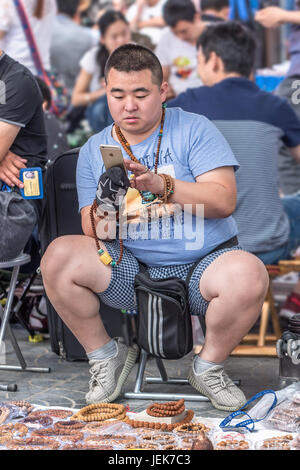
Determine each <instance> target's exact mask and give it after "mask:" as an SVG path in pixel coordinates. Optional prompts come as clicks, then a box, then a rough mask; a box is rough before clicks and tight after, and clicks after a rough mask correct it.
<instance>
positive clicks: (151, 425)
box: [124, 410, 194, 431]
mask: <svg viewBox="0 0 300 470" xmlns="http://www.w3.org/2000/svg"><path fill="white" fill-rule="evenodd" d="M193 417H194V412H193V410H188V411H187V413H186V416H185V418H184V419H183V420H182V421H180V422H178V423H173V424H167V423H159V422H157V423H155V422H153V421H136V420H134V419H130V418H126V419H125V420H124V423H126V424H129V425H130V426H132V427H133V428H148V429H156V430H159V429H160V430H161V431H173V429H175V427H176V426H179V425H180V424H185V423H189V422H190V421H192V419H193Z"/></svg>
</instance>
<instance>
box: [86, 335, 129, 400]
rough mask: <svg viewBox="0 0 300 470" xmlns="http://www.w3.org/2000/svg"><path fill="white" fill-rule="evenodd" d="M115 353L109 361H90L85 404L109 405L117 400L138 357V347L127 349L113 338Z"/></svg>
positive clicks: (119, 339)
mask: <svg viewBox="0 0 300 470" xmlns="http://www.w3.org/2000/svg"><path fill="white" fill-rule="evenodd" d="M115 340H116V343H117V353H116V355H115V356H113V357H111V358H110V359H104V360H102V361H90V362H89V364H90V365H91V366H92V367H91V369H90V373H91V375H92V377H91V379H90V381H89V392H88V393H87V394H86V396H85V399H86V402H87V404H92V403H109V402H112V401H114V400H116V399H117V397H118V396H119V395H120V393H121V389H122V385H123V384H124V382H125V381H126V379H127V377H128V375H129V373H130V371H131V369H132V368H133V366H134V364H135V361H136V358H137V356H138V347H137V346H135V345H134V346H132V347H127V346H126V345H125V344H124V342H123V341H122V339H121V338H115Z"/></svg>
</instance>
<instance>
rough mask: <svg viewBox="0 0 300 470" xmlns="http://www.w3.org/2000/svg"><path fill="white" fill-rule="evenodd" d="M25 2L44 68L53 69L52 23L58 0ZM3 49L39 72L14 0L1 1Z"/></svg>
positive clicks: (0, 20) (1, 47) (0, 34)
mask: <svg viewBox="0 0 300 470" xmlns="http://www.w3.org/2000/svg"><path fill="white" fill-rule="evenodd" d="M23 6H24V8H25V11H26V13H27V16H28V19H29V22H30V24H31V28H32V31H33V34H34V37H35V40H36V43H37V47H38V49H39V53H40V56H41V58H42V61H43V65H44V68H45V70H50V43H51V35H52V27H53V23H54V18H55V15H56V12H57V7H56V0H26V2H23ZM0 49H3V50H5V52H6V54H7V55H9V56H10V57H12V58H13V59H14V60H16V61H17V62H20V63H21V64H22V65H24V66H25V67H27V68H28V69H29V70H30V71H31V73H33V74H34V75H36V74H37V70H36V68H35V65H34V62H33V59H32V55H31V51H30V47H29V45H28V42H27V40H26V37H25V34H24V29H23V26H22V23H21V21H20V18H19V14H18V11H17V9H16V6H15V3H14V1H13V0H1V2H0Z"/></svg>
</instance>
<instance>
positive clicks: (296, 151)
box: [287, 145, 300, 164]
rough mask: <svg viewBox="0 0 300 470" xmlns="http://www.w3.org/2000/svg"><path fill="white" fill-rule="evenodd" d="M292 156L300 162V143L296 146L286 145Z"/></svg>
mask: <svg viewBox="0 0 300 470" xmlns="http://www.w3.org/2000/svg"><path fill="white" fill-rule="evenodd" d="M287 149H288V151H289V152H290V154H291V155H292V157H293V158H294V159H295V160H296V161H297V162H298V163H299V164H300V145H297V147H287Z"/></svg>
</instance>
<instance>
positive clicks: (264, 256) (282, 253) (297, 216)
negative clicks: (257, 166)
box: [254, 191, 300, 264]
mask: <svg viewBox="0 0 300 470" xmlns="http://www.w3.org/2000/svg"><path fill="white" fill-rule="evenodd" d="M281 200H282V203H283V207H284V210H285V212H286V214H287V216H288V218H289V221H290V235H289V239H288V241H287V242H286V243H285V244H284V245H281V246H280V247H279V248H276V249H275V250H271V251H266V252H261V253H254V254H255V255H256V256H257V257H258V258H260V259H261V261H262V262H263V263H264V264H277V263H278V261H280V260H281V259H290V258H291V256H292V252H293V250H295V249H296V248H298V246H300V191H298V192H297V193H295V194H291V195H288V196H284V197H282V198H281Z"/></svg>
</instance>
